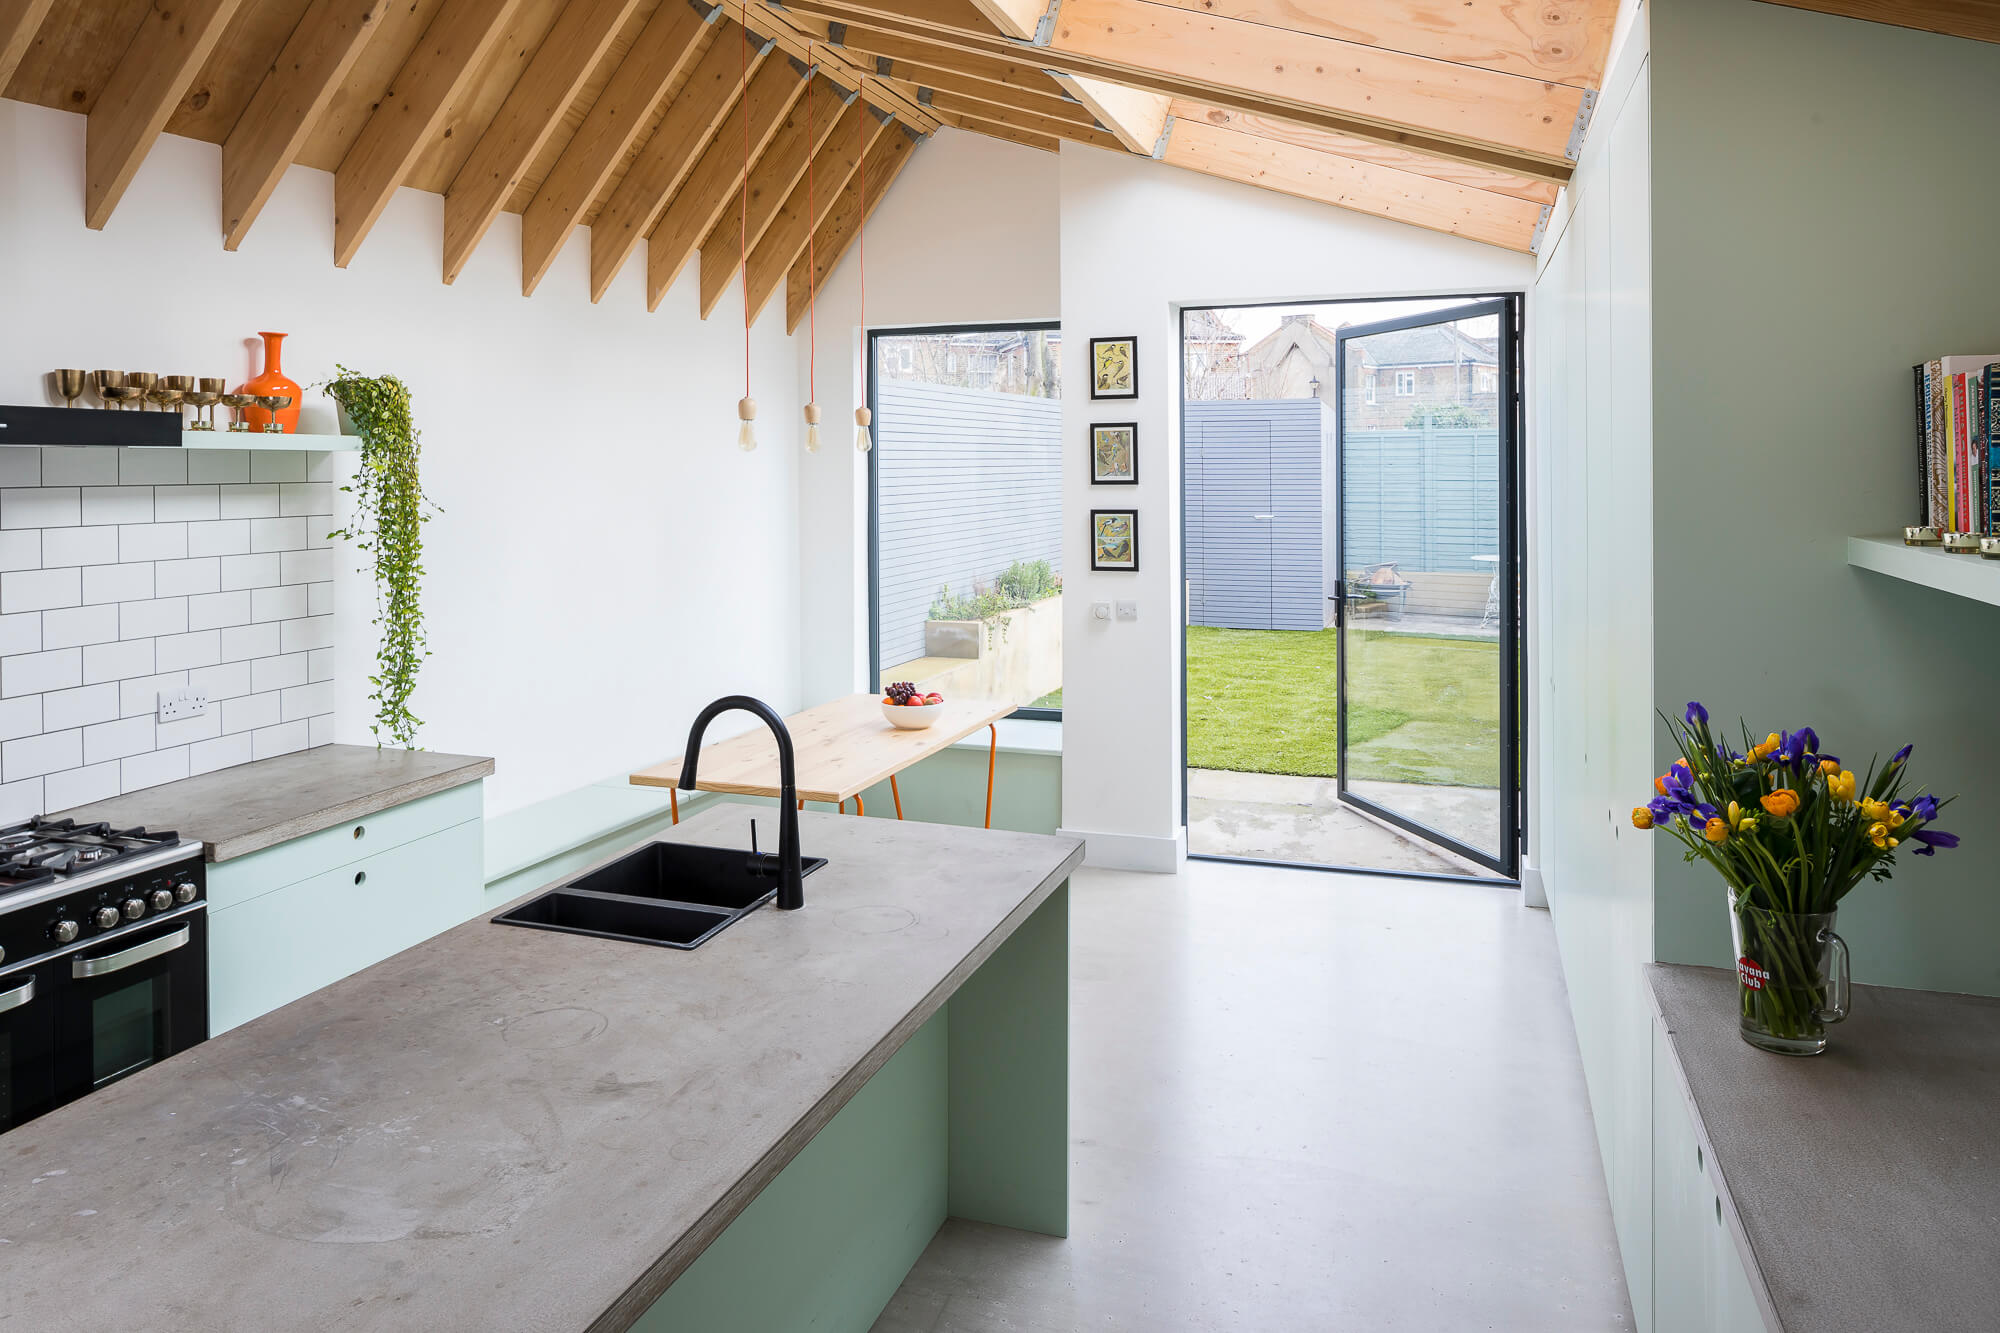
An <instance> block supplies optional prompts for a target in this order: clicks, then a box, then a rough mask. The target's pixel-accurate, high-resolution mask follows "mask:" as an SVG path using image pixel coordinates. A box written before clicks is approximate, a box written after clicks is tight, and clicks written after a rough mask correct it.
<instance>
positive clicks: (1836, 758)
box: [1813, 753, 1840, 768]
mask: <svg viewBox="0 0 2000 1333" xmlns="http://www.w3.org/2000/svg"><path fill="white" fill-rule="evenodd" d="M1813 758H1815V759H1818V760H1820V761H1822V762H1824V761H1826V760H1828V759H1831V760H1833V766H1834V767H1835V768H1839V767H1840V756H1839V755H1837V754H1818V753H1815V754H1814V755H1813Z"/></svg>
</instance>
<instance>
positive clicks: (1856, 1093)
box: [1649, 965, 2000, 1333]
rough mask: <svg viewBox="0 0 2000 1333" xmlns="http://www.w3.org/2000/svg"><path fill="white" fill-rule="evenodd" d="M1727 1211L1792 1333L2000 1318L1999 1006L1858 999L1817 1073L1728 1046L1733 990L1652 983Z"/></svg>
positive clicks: (1860, 995)
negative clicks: (1998, 1313)
mask: <svg viewBox="0 0 2000 1333" xmlns="http://www.w3.org/2000/svg"><path fill="white" fill-rule="evenodd" d="M1649 972H1650V976H1649V979H1650V981H1651V984H1652V992H1653V1001H1654V1006H1655V1008H1656V1010H1657V1012H1658V1013H1659V1016H1660V1019H1661V1021H1662V1022H1663V1023H1664V1024H1665V1026H1666V1030H1667V1034H1668V1038H1669V1043H1670V1045H1671V1047H1672V1049H1673V1052H1674V1057H1675V1059H1676V1061H1677V1062H1678V1065H1679V1068H1680V1071H1681V1076H1682V1079H1683V1082H1684V1084H1685V1090H1686V1091H1687V1093H1688V1094H1689V1096H1690V1099H1691V1100H1692V1101H1693V1103H1694V1107H1695V1113H1696V1118H1697V1121H1698V1128H1699V1132H1700V1133H1701V1136H1702V1138H1703V1139H1704V1140H1705V1141H1706V1142H1707V1144H1708V1149H1709V1154H1710V1158H1711V1162H1712V1165H1713V1167H1714V1170H1715V1173H1716V1177H1717V1180H1718V1184H1719V1186H1720V1188H1721V1192H1722V1194H1723V1198H1724V1202H1725V1203H1726V1204H1728V1205H1730V1206H1731V1207H1733V1208H1734V1209H1735V1211H1736V1214H1737V1218H1738V1220H1739V1222H1740V1223H1741V1226H1742V1234H1743V1236H1744V1237H1745V1239H1747V1240H1748V1242H1749V1246H1750V1251H1751V1258H1752V1260H1753V1262H1752V1263H1751V1264H1749V1265H1748V1267H1749V1269H1750V1276H1751V1282H1752V1284H1753V1285H1755V1284H1756V1283H1757V1281H1758V1279H1759V1278H1760V1276H1761V1279H1762V1282H1763V1285H1764V1287H1765V1288H1766V1290H1767V1291H1768V1294H1769V1297H1770V1306H1771V1309H1772V1310H1773V1311H1774V1312H1775V1313H1776V1315H1777V1317H1778V1320H1779V1323H1780V1327H1781V1328H1783V1329H1784V1330H1786V1331H1787V1333H1847V1331H1848V1330H1852V1331H1853V1333H1881V1331H1882V1330H1884V1329H1947V1328H1953V1329H1969V1328H1988V1327H1991V1326H1992V1324H1993V1321H1994V1319H1995V1318H1996V1317H1997V1316H1996V1313H1995V1312H1996V1311H2000V1225H1996V1224H2000V1153H1996V1152H1995V1151H1994V1132H1995V1125H1996V1123H2000V1122H1996V1115H2000V999H1990V998H1986V997H1982V996H1973V995H1950V994H1944V993H1941V992H1938V991H1919V990H1896V989H1891V988H1888V987H1883V986H1856V987H1855V988H1854V1000H1853V1004H1852V1007H1851V1008H1850V1009H1849V1015H1850V1016H1849V1017H1848V1019H1847V1021H1846V1022H1844V1023H1841V1024H1839V1025H1837V1026H1835V1027H1833V1028H1832V1029H1830V1032H1831V1037H1832V1040H1831V1042H1830V1044H1829V1045H1828V1047H1827V1050H1826V1053H1825V1054H1823V1055H1818V1056H1813V1057H1810V1058H1797V1057H1788V1056H1782V1055H1770V1054H1767V1053H1765V1052H1763V1051H1759V1050H1757V1049H1755V1048H1754V1047H1751V1046H1750V1045H1748V1044H1747V1043H1745V1042H1744V1041H1743V1040H1742V1038H1740V1037H1738V1036H1737V1034H1736V977H1735V974H1734V973H1733V972H1727V971H1723V970H1721V969H1719V968H1710V967H1681V966H1672V965H1655V966H1654V967H1652V968H1651V969H1649Z"/></svg>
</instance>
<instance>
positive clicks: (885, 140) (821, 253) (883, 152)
mask: <svg viewBox="0 0 2000 1333" xmlns="http://www.w3.org/2000/svg"><path fill="white" fill-rule="evenodd" d="M918 142H919V140H918V139H917V137H916V136H915V135H913V134H911V133H910V131H909V128H908V127H907V126H894V125H892V126H889V127H888V132H887V133H885V134H884V135H883V136H882V137H881V138H879V139H877V140H876V141H875V142H874V143H872V144H870V145H869V151H868V165H867V167H866V168H865V169H864V170H860V171H856V172H855V173H854V176H853V177H852V178H851V179H850V180H849V181H848V182H847V187H846V188H845V189H843V190H842V191H841V192H840V197H839V198H838V199H836V200H835V201H834V204H833V207H832V209H830V210H829V211H828V212H827V215H826V219H825V220H824V221H823V222H821V223H820V224H819V228H818V229H817V230H816V231H815V232H814V233H813V236H812V244H811V245H810V246H809V247H807V248H806V249H805V250H803V251H801V252H800V254H799V257H798V258H797V259H795V260H793V261H792V268H791V272H790V273H789V274H787V275H786V280H785V332H787V333H790V332H792V331H793V330H795V329H797V328H798V326H799V321H800V320H801V319H803V318H805V313H806V309H807V307H808V306H810V305H811V304H812V296H813V293H814V292H815V291H817V290H818V289H819V288H820V287H821V286H822V285H824V284H825V282H826V277H827V274H829V273H831V272H833V266H834V265H835V264H838V263H839V262H840V257H841V256H842V255H844V254H846V253H847V247H848V246H850V245H852V244H853V243H854V238H855V237H856V236H858V235H859V234H860V231H861V227H862V224H864V223H866V222H867V220H868V218H869V217H870V216H871V215H872V214H873V213H874V212H875V210H876V209H877V208H879V207H881V205H882V198H883V196H884V195H886V194H888V193H889V187H890V186H891V185H893V184H894V183H895V181H896V177H897V175H898V174H899V173H901V171H902V170H903V168H904V167H905V166H907V165H909V161H910V158H911V157H912V156H913V155H914V154H915V153H916V151H917V144H918ZM864 187H865V188H864ZM815 259H816V260H818V263H817V264H816V265H815V263H814V262H813V261H814V260H815Z"/></svg>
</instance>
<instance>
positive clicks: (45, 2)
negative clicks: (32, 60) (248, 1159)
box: [0, 0, 56, 88]
mask: <svg viewBox="0 0 2000 1333" xmlns="http://www.w3.org/2000/svg"><path fill="white" fill-rule="evenodd" d="M55 3H56V0H0V88H5V87H6V86H7V83H8V81H9V80H10V79H12V78H13V77H14V71H15V70H16V69H18V68H20V65H21V60H22V57H24V56H26V55H27V54H28V46H29V44H30V43H32V42H33V41H34V40H35V34H36V33H37V32H39V31H41V27H42V21H43V20H44V19H46V18H48V16H49V11H50V10H51V9H53V8H54V7H55Z"/></svg>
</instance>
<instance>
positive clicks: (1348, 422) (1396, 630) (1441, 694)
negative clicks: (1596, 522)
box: [1334, 298, 1519, 877]
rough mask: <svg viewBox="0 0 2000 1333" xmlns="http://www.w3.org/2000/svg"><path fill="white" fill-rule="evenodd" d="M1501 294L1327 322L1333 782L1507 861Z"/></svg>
mask: <svg viewBox="0 0 2000 1333" xmlns="http://www.w3.org/2000/svg"><path fill="white" fill-rule="evenodd" d="M1516 325H1517V311H1516V307H1515V303H1514V301H1513V299H1512V298H1501V299H1496V300H1490V301H1481V302H1478V303H1475V304H1469V305H1464V306H1460V307H1457V308H1454V309H1451V310H1445V311H1437V312H1432V313H1428V314H1421V315H1413V316H1408V317H1405V318H1400V319H1392V320H1385V321H1382V322H1379V323H1373V324H1361V325H1355V326H1352V327H1347V328H1343V329H1341V330H1340V331H1339V335H1338V345H1337V349H1336V359H1337V361H1338V363H1339V386H1340V388H1339V402H1338V406H1337V409H1336V417H1337V430H1338V436H1337V442H1336V454H1337V456H1338V458H1339V460H1340V461H1339V481H1340V486H1339V494H1340V518H1339V523H1338V530H1339V553H1340V566H1339V567H1340V571H1341V573H1340V578H1339V582H1338V584H1337V590H1336V592H1335V594H1334V596H1335V600H1336V603H1337V605H1338V608H1339V613H1338V621H1339V627H1340V651H1339V661H1340V700H1339V717H1338V729H1339V745H1340V762H1339V772H1340V798H1341V800H1342V802H1343V803H1345V804H1348V805H1351V806H1354V807H1356V808H1358V809H1360V810H1362V811H1365V812H1366V813H1368V814H1369V815H1372V816H1374V817H1376V818H1378V819H1381V820H1384V821H1386V822H1388V823H1390V824H1392V825H1394V826H1396V827H1398V828H1400V829H1402V830H1404V831H1405V832H1408V833H1410V834H1412V835H1414V836H1416V837H1419V838H1422V839H1424V840H1425V841H1426V842H1429V843H1431V844H1433V845H1435V846H1437V847H1439V848H1442V849H1443V850H1445V851H1447V852H1449V853H1451V854H1453V855H1455V856H1457V857H1460V858H1463V859H1465V860H1468V861H1471V862H1473V863H1475V864H1477V865H1479V866H1481V867H1484V868H1486V869H1487V870H1490V871H1493V872H1495V873H1498V874H1501V875H1505V876H1508V877H1512V876H1513V875H1514V874H1515V873H1516V867H1517V854H1518V838H1517V833H1516V821H1515V815H1514V812H1515V808H1516V787H1517V777H1516V769H1515V763H1514V752H1515V745H1516V733H1517V719H1518V716H1519V711H1518V708H1517V706H1516V700H1517V691H1518V682H1517V680H1516V674H1517V673H1516V663H1517V661H1518V657H1517V654H1516V653H1515V652H1514V650H1513V645H1514V644H1516V643H1517V642H1518V619H1519V616H1518V605H1519V603H1518V598H1517V596H1516V592H1515V589H1516V588H1517V586H1518V584H1517V581H1516V565H1517V560H1516V539H1517V530H1516V517H1515V516H1516V514H1517V512H1518V510H1517V506H1516V503H1515V502H1516V499H1517V483H1516V477H1515V459H1516V453H1515V450H1516V444H1517V430H1518V427H1517V421H1516V414H1515V407H1514V403H1515V397H1514V392H1513V384H1514V376H1515V355H1516V354H1515V349H1516V345H1517V344H1516V341H1515V331H1516Z"/></svg>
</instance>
